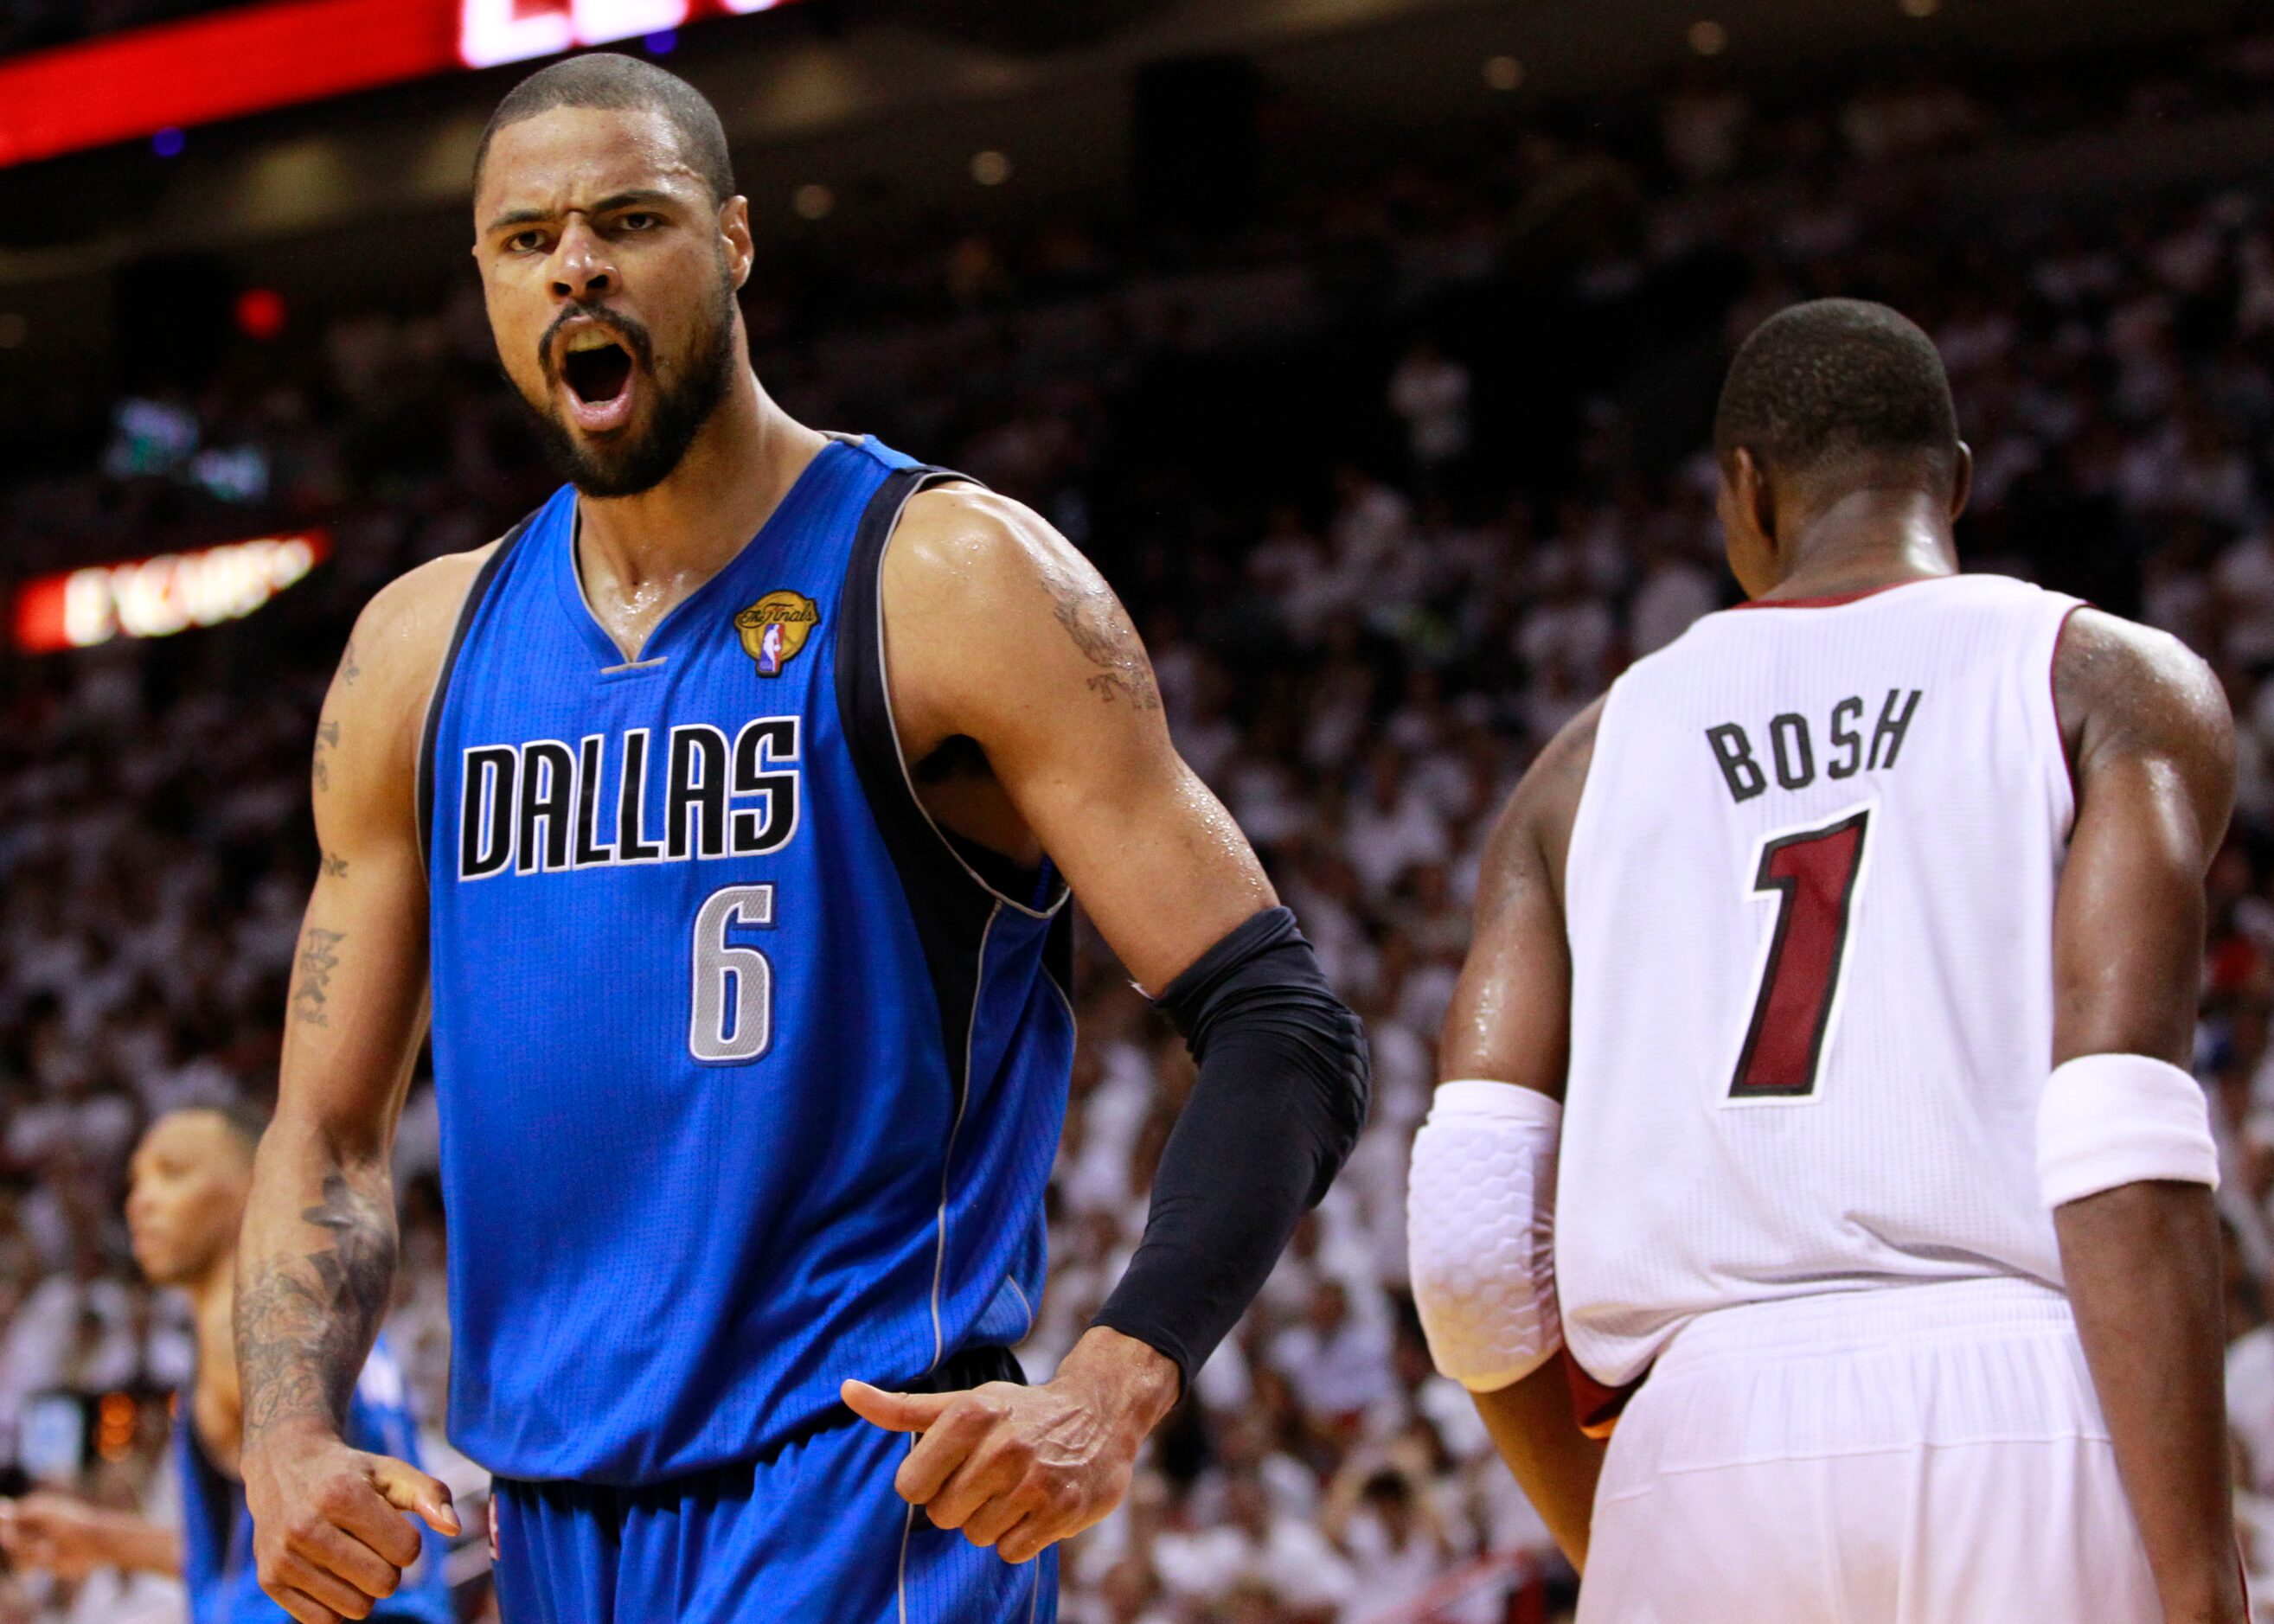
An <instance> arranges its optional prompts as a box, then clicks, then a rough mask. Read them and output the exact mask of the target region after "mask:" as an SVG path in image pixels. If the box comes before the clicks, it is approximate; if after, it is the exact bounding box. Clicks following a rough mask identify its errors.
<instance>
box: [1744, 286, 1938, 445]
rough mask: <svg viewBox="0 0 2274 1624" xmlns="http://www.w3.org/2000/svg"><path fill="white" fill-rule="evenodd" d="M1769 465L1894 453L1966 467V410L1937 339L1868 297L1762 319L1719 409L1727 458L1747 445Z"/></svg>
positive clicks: (1819, 303) (1817, 302)
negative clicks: (1962, 416) (1962, 414)
mask: <svg viewBox="0 0 2274 1624" xmlns="http://www.w3.org/2000/svg"><path fill="white" fill-rule="evenodd" d="M1739 447H1743V448H1744V449H1746V450H1748V451H1751V453H1752V454H1753V455H1754V456H1755V457H1756V458H1758V460H1759V461H1760V462H1761V463H1762V464H1763V466H1764V469H1765V470H1779V471H1782V472H1785V473H1791V474H1800V475H1806V474H1809V473H1811V472H1814V471H1817V470H1820V469H1822V468H1824V467H1825V466H1826V464H1829V463H1832V462H1836V461H1844V460H1847V459H1850V458H1854V457H1859V456H1871V455H1886V454H1894V455H1925V456H1931V457H1936V458H1939V459H1941V460H1942V462H1943V463H1944V464H1945V465H1946V469H1947V470H1953V471H1954V470H1955V468H1956V466H1957V458H1956V451H1957V447H1958V409H1957V407H1956V406H1955V405H1954V404H1953V402H1952V401H1951V398H1950V379H1949V377H1948V375H1947V374H1946V373H1945V372H1944V371H1943V368H1942V356H1941V354H1940V353H1939V351H1938V350H1936V349H1935V347H1934V341H1933V340H1932V339H1931V338H1929V337H1928V336H1927V335H1925V334H1924V332H1922V331H1920V330H1919V327H1918V324H1917V323H1916V322H1915V321H1912V320H1910V319H1909V317H1907V316H1905V315H1903V314H1902V313H1901V312H1899V311H1894V310H1891V309H1889V308H1888V307H1887V306H1886V305H1875V304H1873V303H1871V301H1869V300H1866V299H1813V300H1811V301H1810V302H1809V303H1807V304H1805V305H1793V306H1791V307H1790V308H1789V309H1787V310H1783V311H1780V312H1778V313H1777V314H1775V315H1773V316H1771V317H1770V318H1769V319H1768V320H1766V321H1764V322H1763V323H1761V325H1760V326H1759V327H1757V328H1755V329H1754V331H1753V335H1752V336H1751V337H1750V338H1748V339H1747V340H1746V341H1745V342H1744V344H1743V347H1742V348H1740V349H1739V350H1738V351H1737V358H1736V360H1735V361H1733V362H1731V363H1730V365H1729V377H1728V382H1726V383H1725V384H1723V385H1722V387H1721V408H1720V410H1718V411H1716V412H1715V414H1714V417H1713V449H1714V452H1715V454H1716V455H1719V456H1720V457H1721V461H1722V462H1724V463H1727V462H1728V461H1729V460H1730V459H1731V458H1733V457H1734V456H1736V454H1737V451H1738V449H1739Z"/></svg>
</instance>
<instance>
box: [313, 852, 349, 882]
mask: <svg viewBox="0 0 2274 1624" xmlns="http://www.w3.org/2000/svg"><path fill="white" fill-rule="evenodd" d="M319 855H320V856H321V857H322V858H323V861H324V873H325V876H327V877H328V878H330V879H335V880H343V879H345V878H347V874H348V860H347V859H346V858H344V857H342V856H340V855H338V854H337V853H332V852H323V853H319Z"/></svg>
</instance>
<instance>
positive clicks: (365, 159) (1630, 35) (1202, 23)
mask: <svg viewBox="0 0 2274 1624" xmlns="http://www.w3.org/2000/svg"><path fill="white" fill-rule="evenodd" d="M1918 11H1929V12H1930V14H1928V15H1924V16H1919V15H1914V14H1913V13H1916V12H1918ZM2231 11H2232V7H2231V5H2229V4H2226V0H2158V4H2157V5H2155V6H2152V7H2150V6H2142V5H2140V4H2138V0H1839V4H1826V3H1825V0H1520V3H1519V0H1080V3H1079V4H1068V3H1067V0H809V3H808V4H801V5H798V6H796V7H794V8H790V9H787V10H785V11H781V12H778V13H774V14H772V15H769V16H765V17H761V18H750V19H737V20H734V21H725V22H719V23H712V24H705V25H701V26H695V27H690V28H689V29H688V30H686V31H685V32H684V36H683V39H682V41H681V47H680V49H678V50H677V51H676V52H675V53H674V55H673V56H672V57H671V64H672V65H673V66H674V68H675V69H676V70H677V71H681V72H683V73H685V74H686V75H687V76H688V77H689V79H693V80H694V81H695V82H696V83H697V84H698V85H699V86H702V87H703V88H704V90H705V91H706V92H708V93H709V94H711V95H712V98H713V99H714V100H715V101H716V102H718V103H719V107H720V109H721V112H722V114H723V115H724V117H726V119H727V124H728V128H729V132H730V135H731V136H732V138H733V139H734V143H735V147H736V156H737V162H738V164H739V166H740V168H741V170H742V181H743V184H744V187H745V190H746V191H748V192H749V194H750V196H751V199H752V201H753V206H754V213H755V214H756V215H757V219H758V221H759V223H760V225H761V227H762V235H763V232H764V230H776V231H782V232H792V231H797V230H804V229H834V230H846V229H858V220H857V218H856V216H857V215H858V214H860V213H861V212H862V211H866V212H868V213H870V214H873V215H876V216H877V217H879V218H882V217H885V216H890V215H893V214H900V215H902V216H907V215H912V214H930V213H937V212H939V211H942V210H951V211H954V212H957V213H959V214H967V215H968V216H969V217H970V218H972V219H974V220H975V221H984V220H987V219H989V218H992V217H995V216H996V215H997V214H998V213H999V212H1016V211H1026V212H1028V213H1032V212H1033V211H1035V210H1038V209H1046V208H1050V207H1058V206H1061V205H1062V204H1063V203H1065V202H1066V201H1069V200H1073V199H1081V198H1083V197H1085V196H1089V197H1096V196H1098V195H1100V194H1103V193H1108V192H1113V191H1115V190H1117V189H1118V188H1119V187H1121V186H1122V185H1123V184H1125V181H1126V175H1127V172H1128V157H1129V152H1128V147H1129V133H1130V132H1129V125H1130V107H1131V96H1130V84H1131V79H1132V75H1133V73H1134V72H1135V71H1137V70H1138V69H1140V68H1141V67H1143V66H1144V65H1146V64H1151V63H1157V62H1162V61H1166V60H1171V59H1174V58H1178V57H1183V56H1195V55H1210V54H1232V55H1238V56H1245V57H1247V58H1249V59H1251V60H1253V61H1254V63H1255V64H1257V65H1258V67H1259V68H1260V70H1261V74H1262V76H1263V79H1264V81H1265V82H1266V84H1267V85H1268V86H1269V91H1270V94H1272V96H1273V97H1274V99H1275V100H1276V101H1277V102H1280V103H1282V104H1284V105H1286V106H1289V107H1291V108H1294V109H1299V111H1301V112H1302V113H1303V114H1304V115H1305V116H1306V117H1307V118H1308V120H1309V122H1310V125H1311V126H1312V127H1314V128H1315V129H1317V130H1318V131H1319V132H1321V135H1320V150H1321V153H1322V154H1324V153H1327V152H1328V151H1329V149H1330V148H1331V147H1333V146H1334V145H1335V144H1336V143H1337V142H1339V143H1340V144H1341V145H1342V146H1343V147H1346V148H1349V149H1352V150H1365V149H1369V148H1371V149H1374V150H1379V148H1380V144H1381V143H1382V142H1384V141H1397V142H1426V141H1427V140H1428V139H1431V135H1432V132H1442V131H1443V130H1446V129H1449V128H1462V127H1467V126H1469V125H1471V124H1472V123H1473V121H1475V120H1478V119H1481V118H1484V117H1489V116H1490V115H1491V114H1492V113H1493V111H1494V110H1495V109H1496V108H1500V109H1505V108H1507V107H1509V106H1510V105H1525V104H1529V105H1539V104H1542V103H1553V102H1558V101H1563V100H1570V99H1578V98H1585V97H1589V96H1593V95H1597V94H1601V93H1604V92H1606V91H1611V90H1615V89H1618V88H1621V87H1623V86H1632V85H1636V84H1645V83H1649V82H1653V81H1654V80H1656V79H1660V78H1661V77H1662V76H1663V75H1664V74H1666V73H1667V72H1668V71H1669V70H1670V69H1672V68H1673V67H1675V65H1676V64H1679V63H1681V62H1683V60H1685V59H1686V58H1688V57H1689V56H1690V55H1691V54H1692V51H1693V44H1694V36H1693V29H1694V28H1695V26H1696V25H1698V24H1699V23H1700V22H1705V21H1710V22H1712V23H1714V24H1716V25H1718V26H1719V27H1720V29H1721V32H1722V34H1723V36H1724V37H1725V38H1726V40H1727V48H1726V50H1725V51H1724V52H1723V53H1722V57H1721V63H1722V66H1723V67H1724V69H1725V71H1728V72H1729V73H1731V74H1733V75H1736V76H1738V77H1741V78H1751V79H1759V80H1764V81H1774V80H1790V79H1796V78H1802V77H1804V76H1806V75H1808V74H1810V73H1811V72H1813V71H1820V70H1821V69H1822V68H1823V67H1824V66H1825V65H1826V64H1832V63H1835V62H1841V61H1853V60H1854V59H1856V58H1857V57H1858V56H1869V55H1870V54H1871V53H1873V52H1875V51H1884V52H1886V53H1889V54H1890V55H1891V56H1899V55H1901V54H1905V53H1910V52H1917V51H1924V52H1929V53H1933V54H1943V53H1957V54H1962V55H1964V54H1984V55H2005V54H2010V53H2022V52H2037V51H2048V50H2058V49H2063V48H2066V47H2069V46H2073V45H2074V44H2077V43H2079V42H2082V41H2090V40H2100V41H2106V40H2111V39H2117V38H2123V37H2127V36H2131V35H2135V34H2142V33H2147V32H2151V31H2152V32H2170V31H2173V30H2176V29H2182V28H2185V27H2187V26H2189V25H2190V24H2191V23H2194V22H2198V21H2202V20H2205V19H2217V18H2218V17H2220V16H2223V15H2226V14H2229V13H2230V12H2231ZM1495 58H1502V59H1513V60H1514V61H1515V62H1517V64H1521V66H1520V73H1519V75H1518V76H1517V77H1518V78H1519V79H1520V83H1518V84H1517V86H1515V88H1513V89H1510V88H1508V87H1507V80H1508V79H1509V77H1510V75H1509V74H1508V73H1507V71H1506V70H1505V69H1504V68H1502V70H1500V71H1498V73H1497V75H1496V77H1497V78H1498V79H1499V81H1500V87H1495V84H1494V83H1492V82H1489V81H1488V77H1487V72H1486V71H1485V64H1487V63H1488V62H1490V61H1492V60H1493V59H1495ZM520 71H525V70H523V69H520V68H513V69H500V70H493V71H489V72H486V73H469V74H463V75H460V76H458V77H456V78H453V79H436V80H430V81H426V82H424V83H419V84H414V85H410V86H400V87H397V88H395V89H393V90H389V91H386V92H378V93H373V94H368V95H365V96H361V97H357V98H352V99H350V100H349V101H346V102H335V103H330V104H326V105H321V106H316V107H311V108H304V109H294V110H290V111H287V112H281V113H275V114H271V115H265V116H262V117H258V118H254V119H249V120H245V121H242V122H240V123H238V124H230V125H222V126H217V127H215V128H212V129H209V130H199V131H192V132H190V139H189V143H188V147H187V150H186V151H185V152H184V153H183V154H180V155H179V156H178V157H175V158H172V159H170V160H162V159H160V158H157V157H155V156H154V155H153V154H152V153H151V152H149V151H148V150H147V148H143V147H139V146H138V147H133V148H131V149H111V150H109V151H105V152H98V153H90V154H77V155H74V156H73V157H71V158H66V159H61V160H56V161H54V162H49V163H45V164H39V165H33V166H27V167H26V168H21V169H11V170H7V171H4V172H0V199H4V200H5V201H6V204H7V207H0V304H7V305H11V306H13V307H18V308H25V307H27V305H26V302H27V301H32V302H36V304H37V305H38V307H39V308H40V309H41V312H42V320H41V323H40V326H41V327H44V328H46V329H47V332H46V334H44V335H42V342H41V343H40V344H38V345H35V346H34V348H35V349H39V350H46V351H48V353H49V355H50V356H52V355H53V353H54V352H53V351H52V350H49V344H48V342H47V341H48V340H49V339H50V338H52V337H53V335H56V333H58V332H61V333H63V334H64V335H67V336H68V337H69V338H70V339H71V340H72V342H74V344H75V345H76V346H78V347H80V348H83V349H88V350H92V349H98V348H100V344H101V335H102V330H103V328H104V327H105V326H106V325H107V322H108V320H109V318H108V315H107V313H106V312H105V311H104V310H103V309H102V304H103V301H104V299H105V298H106V297H107V293H106V286H107V283H108V280H109V278H108V273H109V272H110V271H111V270H113V269H115V268H116V267H118V266H120V265H123V264H125V263H127V262H130V261H132V260H135V259H145V258H147V257H148V256H150V255H153V254H159V253H179V252H217V253H221V254H222V255H225V256H227V257H228V258H229V259H230V260H231V261H232V262H233V263H234V264H236V265H237V266H239V267H242V268H243V270H244V271H245V274H247V275H255V276H259V277H260V278H262V279H264V280H267V281H271V282H277V283H279V284H280V285H285V286H288V287H289V286H290V284H292V283H294V282H300V283H303V284H305V285H307V286H310V287H322V288H325V289H329V290H331V291H332V292H334V293H335V295H336V296H338V297H365V296H368V295H369V294H371V293H373V292H380V291H383V290H384V288H385V284H386V282H387V279H388V278H389V277H399V276H402V275H403V274H406V272H412V271H415V272H416V273H417V274H418V275H419V276H420V277H421V278H422V280H427V281H431V275H432V271H433V267H434V266H436V265H438V264H440V263H443V262H445V259H446V256H448V255H452V254H455V253H456V252H457V251H458V249H459V248H460V247H462V246H463V232H464V226H463V207H464V194H465V187H466V177H467V175H468V172H469V168H470V159H471V153H472V148H473V145H474V142H475V140H476V139H477V137H478V133H479V130H480V126H481V122H482V119H483V117H484V116H485V115H486V110H487V108H488V107H489V105H490V104H491V103H492V102H493V101H494V99H495V97H496V96H497V95H498V94H500V92H501V90H502V88H503V87H504V86H505V85H506V84H508V83H509V82H510V81H511V79H512V78H513V77H515V76H516V75H517V74H518V73H519V72H520ZM983 151H988V152H1000V153H1002V154H1005V155H1006V158H1007V160H1008V162H1009V167H1010V169H1011V174H1012V182H1011V184H1002V185H996V186H992V187H988V186H983V185H982V184H976V183H975V177H974V171H973V167H972V159H973V155H974V154H977V153H980V152H983ZM813 186H820V187H825V188H827V189H828V190H829V192H830V193H831V195H832V198H833V199H839V200H840V201H841V202H842V204H843V205H844V206H843V207H837V208H835V209H833V210H832V215H833V218H832V220H830V221H828V222H820V223H817V222H809V221H806V220H803V219H801V218H800V216H799V214H797V212H796V210H795V208H794V199H796V197H797V195H798V193H799V190H800V189H801V188H804V187H813ZM808 195H809V196H811V195H812V194H811V193H809V194H808ZM16 358H20V357H11V359H16Z"/></svg>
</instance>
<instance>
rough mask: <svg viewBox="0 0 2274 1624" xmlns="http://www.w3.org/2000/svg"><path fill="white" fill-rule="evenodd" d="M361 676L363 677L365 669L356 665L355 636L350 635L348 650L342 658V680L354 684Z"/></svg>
mask: <svg viewBox="0 0 2274 1624" xmlns="http://www.w3.org/2000/svg"><path fill="white" fill-rule="evenodd" d="M361 675H363V667H362V666H361V665H358V664H357V663H356V646H355V636H354V635H353V634H352V633H350V635H349V637H348V646H347V650H346V652H344V653H343V654H342V655H341V656H340V680H341V681H343V682H353V681H354V680H356V679H357V678H358V677H359V676H361Z"/></svg>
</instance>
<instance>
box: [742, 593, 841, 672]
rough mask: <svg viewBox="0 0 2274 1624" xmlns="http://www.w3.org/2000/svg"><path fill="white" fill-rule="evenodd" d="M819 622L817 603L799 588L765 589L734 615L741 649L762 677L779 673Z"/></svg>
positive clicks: (795, 654) (802, 645) (819, 611)
mask: <svg viewBox="0 0 2274 1624" xmlns="http://www.w3.org/2000/svg"><path fill="white" fill-rule="evenodd" d="M820 623H821V609H820V605H817V604H816V603H815V602H814V601H813V599H811V598H808V597H807V596H805V594H804V593H802V592H791V591H786V590H785V591H779V592H769V593H767V594H766V595H765V596H764V598H760V599H758V601H757V602H756V603H754V604H752V605H750V606H749V608H747V609H745V610H743V611H742V613H740V614H738V615H736V616H735V617H734V629H735V630H736V631H737V632H739V633H741V634H742V651H743V652H744V653H746V654H748V655H749V657H750V662H751V664H753V665H756V666H757V668H758V674H759V675H760V676H762V677H778V676H779V675H781V673H782V667H783V666H785V665H788V664H789V663H790V661H792V660H794V659H795V658H797V653H798V650H801V649H802V648H803V647H805V642H806V639H807V638H808V637H809V636H811V635H813V628H815V627H817V626H818V625H819V624H820Z"/></svg>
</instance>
